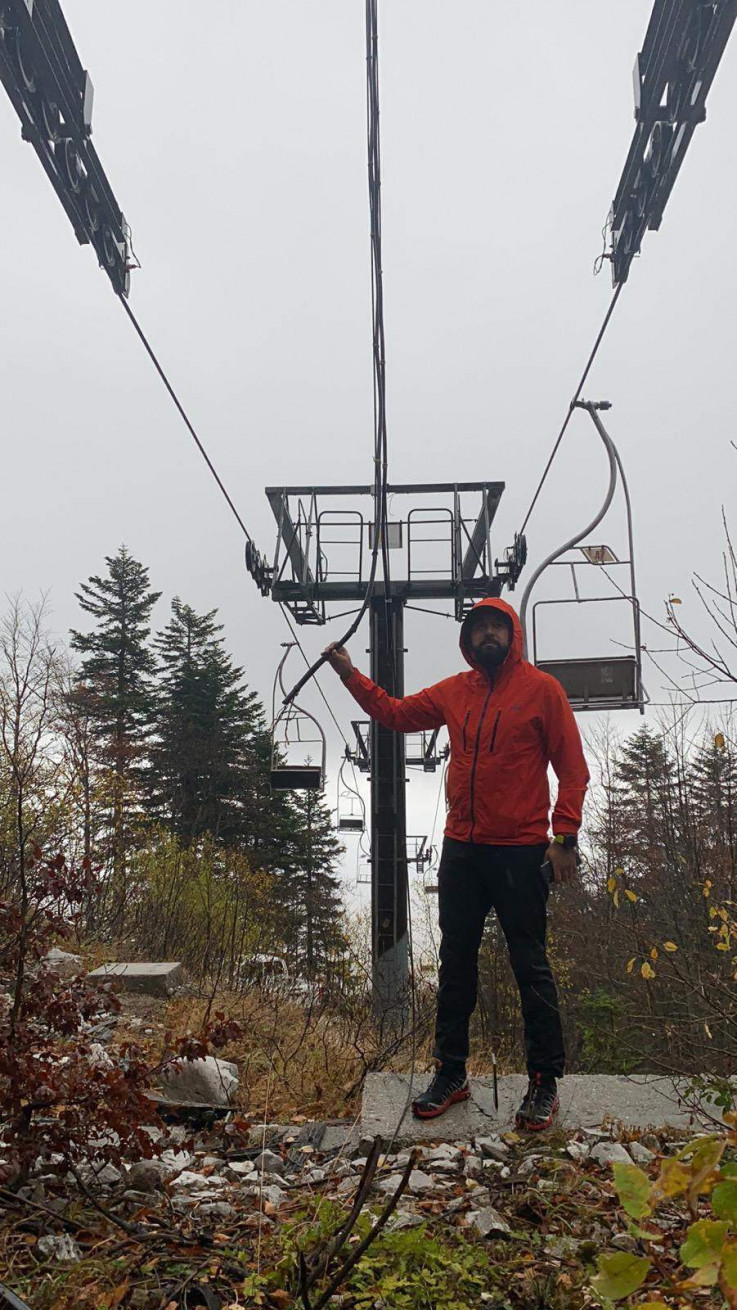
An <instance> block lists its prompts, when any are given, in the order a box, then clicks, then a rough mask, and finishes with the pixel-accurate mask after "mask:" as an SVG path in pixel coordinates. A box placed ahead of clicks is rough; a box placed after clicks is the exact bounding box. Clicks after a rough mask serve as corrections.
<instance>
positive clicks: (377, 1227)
mask: <svg viewBox="0 0 737 1310" xmlns="http://www.w3.org/2000/svg"><path fill="white" fill-rule="evenodd" d="M415 1163H416V1155H415V1152H414V1151H413V1152H412V1154H411V1155H410V1158H409V1160H408V1161H407V1164H406V1166H405V1169H404V1173H403V1174H402V1177H401V1178H400V1180H399V1182H398V1184H397V1187H396V1190H395V1192H394V1194H393V1195H392V1196H391V1198H390V1199H389V1201H387V1204H386V1205H385V1206H384V1209H383V1210H382V1212H381V1214H380V1215H379V1218H378V1219H377V1220H376V1223H375V1224H374V1226H373V1228H372V1229H371V1231H370V1232H368V1233H367V1234H366V1236H365V1237H364V1239H363V1241H362V1242H360V1243H359V1245H358V1246H357V1247H356V1249H355V1251H354V1252H353V1254H352V1255H350V1256H349V1257H348V1259H347V1260H346V1261H345V1263H344V1264H343V1265H341V1267H340V1269H339V1270H338V1272H337V1273H336V1275H335V1277H334V1278H333V1280H332V1282H331V1283H330V1284H329V1285H328V1287H327V1288H326V1289H325V1291H324V1292H323V1294H322V1296H321V1297H320V1300H319V1301H318V1302H317V1305H316V1306H315V1307H314V1310H323V1307H324V1306H326V1305H327V1304H328V1301H329V1300H330V1298H331V1297H332V1296H334V1295H335V1293H336V1292H337V1290H338V1288H339V1287H340V1285H341V1283H342V1282H343V1281H344V1279H345V1278H347V1276H348V1274H349V1273H350V1272H351V1270H352V1269H353V1268H355V1266H356V1265H357V1264H358V1261H359V1260H360V1259H361V1256H362V1255H364V1254H365V1252H366V1251H367V1250H368V1248H369V1247H370V1246H371V1243H372V1242H374V1241H375V1240H376V1238H377V1237H378V1236H379V1233H380V1232H381V1230H382V1228H383V1227H384V1226H385V1224H386V1223H387V1220H388V1219H390V1218H391V1216H392V1214H393V1213H394V1211H395V1209H396V1208H397V1204H398V1202H399V1198H400V1196H401V1195H402V1193H403V1192H404V1191H405V1189H406V1187H407V1184H408V1182H409V1176H410V1174H411V1172H412V1170H413V1169H414V1167H415Z"/></svg>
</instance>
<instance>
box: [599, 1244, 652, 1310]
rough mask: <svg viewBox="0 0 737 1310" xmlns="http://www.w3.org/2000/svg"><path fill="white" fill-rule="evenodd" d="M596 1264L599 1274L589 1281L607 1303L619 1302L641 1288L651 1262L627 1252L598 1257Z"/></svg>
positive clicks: (616, 1252)
mask: <svg viewBox="0 0 737 1310" xmlns="http://www.w3.org/2000/svg"><path fill="white" fill-rule="evenodd" d="M596 1264H597V1268H598V1270H599V1272H598V1274H597V1275H596V1277H595V1278H593V1279H592V1280H591V1286H592V1287H593V1289H594V1291H595V1292H596V1293H597V1295H598V1296H600V1297H602V1298H603V1299H605V1300H607V1301H621V1300H623V1298H624V1297H625V1296H631V1295H632V1293H633V1292H636V1291H637V1289H638V1288H639V1287H642V1284H643V1283H644V1281H645V1279H646V1278H647V1276H648V1273H649V1272H650V1268H651V1265H652V1261H651V1260H648V1259H647V1257H646V1256H639V1255H630V1253H629V1251H614V1252H612V1253H607V1254H606V1255H600V1256H599V1257H598V1259H597V1261H596Z"/></svg>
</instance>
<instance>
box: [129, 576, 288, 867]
mask: <svg viewBox="0 0 737 1310" xmlns="http://www.w3.org/2000/svg"><path fill="white" fill-rule="evenodd" d="M171 609H172V617H171V620H170V622H169V623H168V625H167V627H166V628H165V629H164V631H163V632H162V633H160V635H159V636H158V637H157V638H156V640H155V643H154V644H155V647H156V651H157V655H158V660H159V690H158V696H157V707H156V743H155V746H154V748H153V750H152V754H151V760H152V767H151V781H152V794H153V795H152V798H153V802H154V806H155V808H156V809H157V810H158V811H159V813H160V814H161V817H162V818H163V819H164V820H165V821H166V822H167V824H169V825H170V826H171V828H172V830H173V831H174V832H175V833H176V834H177V835H178V836H179V837H180V838H181V840H182V841H183V842H184V843H185V845H189V844H190V843H191V842H193V841H195V840H196V839H197V837H199V836H201V835H202V834H203V833H206V832H207V833H211V834H212V836H214V837H215V838H216V839H217V840H218V841H219V842H221V843H223V844H226V845H228V844H231V843H234V842H235V841H236V840H237V838H238V837H239V836H243V813H244V809H246V810H247V809H248V796H249V790H250V787H251V784H252V781H253V779H252V775H253V773H254V757H253V750H252V743H253V738H254V736H256V735H257V734H258V733H259V731H260V730H262V727H263V725H262V723H261V715H260V706H259V704H258V698H257V696H256V695H255V693H253V692H249V691H248V689H247V688H246V687H244V685H243V674H242V671H241V670H240V669H238V668H235V667H234V665H233V663H232V661H231V659H230V657H229V656H228V655H227V653H226V652H225V650H224V649H223V638H222V636H221V635H220V634H221V633H222V630H223V627H222V624H220V623H217V622H216V615H217V611H216V610H211V611H210V612H209V613H208V614H197V613H196V612H195V611H194V610H193V609H192V607H191V606H190V605H185V604H183V603H182V601H181V600H179V598H178V597H176V598H175V599H174V601H173V602H172V607H171Z"/></svg>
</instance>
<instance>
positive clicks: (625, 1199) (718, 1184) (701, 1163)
mask: <svg viewBox="0 0 737 1310" xmlns="http://www.w3.org/2000/svg"><path fill="white" fill-rule="evenodd" d="M726 1119H727V1122H728V1123H729V1124H730V1126H731V1131H730V1133H729V1139H725V1138H724V1137H718V1136H716V1135H714V1134H711V1135H709V1136H706V1137H699V1138H695V1139H694V1140H693V1141H690V1142H687V1143H686V1145H685V1146H684V1147H683V1148H682V1149H681V1150H680V1151H679V1152H678V1154H677V1156H675V1157H672V1158H670V1159H667V1160H662V1161H661V1163H660V1168H659V1172H658V1177H657V1178H656V1179H655V1180H654V1181H652V1180H650V1179H649V1178H648V1177H647V1175H646V1174H645V1173H644V1172H643V1171H642V1170H640V1169H635V1168H634V1167H633V1166H629V1165H616V1164H615V1165H614V1185H615V1187H616V1190H617V1194H618V1196H619V1199H620V1202H621V1204H622V1206H623V1207H624V1209H625V1210H626V1211H627V1213H628V1214H629V1215H631V1216H632V1217H633V1218H635V1219H641V1218H646V1217H649V1216H650V1215H655V1214H656V1212H657V1209H658V1207H659V1206H660V1205H661V1204H662V1203H663V1202H664V1201H671V1200H672V1198H674V1197H677V1196H682V1195H684V1194H685V1196H686V1199H687V1202H688V1206H689V1209H690V1212H691V1215H692V1217H694V1222H693V1223H691V1225H690V1226H689V1228H688V1230H687V1235H686V1240H685V1241H684V1242H682V1243H681V1246H680V1249H679V1255H680V1259H681V1262H682V1264H683V1265H685V1266H686V1268H687V1269H688V1270H692V1271H694V1272H693V1273H691V1274H690V1276H689V1275H683V1276H682V1278H681V1280H680V1282H678V1284H677V1287H678V1290H681V1289H682V1288H683V1287H684V1286H687V1287H692V1288H699V1287H704V1288H706V1287H713V1286H716V1284H719V1286H720V1288H721V1290H722V1291H723V1292H725V1293H728V1297H729V1304H730V1305H732V1304H734V1303H735V1301H737V1297H735V1296H734V1293H737V1231H735V1230H737V1181H735V1179H734V1177H733V1168H732V1163H731V1162H729V1163H728V1164H727V1165H725V1166H724V1167H723V1168H720V1164H721V1159H722V1156H723V1154H724V1151H725V1149H726V1147H727V1145H728V1143H729V1145H731V1146H735V1145H737V1131H736V1130H735V1124H737V1115H735V1114H734V1113H731V1114H727V1116H726ZM703 1196H710V1198H711V1206H712V1210H713V1212H714V1214H715V1215H716V1216H717V1218H716V1219H712V1218H701V1219H696V1218H695V1216H696V1214H697V1213H698V1210H697V1206H698V1204H699V1199H700V1197H703ZM637 1235H638V1236H639V1237H640V1238H642V1239H644V1240H646V1241H647V1240H648V1239H649V1238H655V1239H658V1238H660V1237H661V1234H660V1233H659V1232H658V1230H654V1231H653V1232H648V1231H647V1230H645V1231H639V1230H638V1234H637ZM625 1254H626V1253H624V1252H616V1253H607V1254H605V1255H603V1256H601V1257H600V1259H599V1261H598V1265H599V1271H600V1272H599V1276H598V1277H597V1278H595V1279H594V1280H593V1282H592V1286H593V1288H594V1290H595V1291H596V1292H597V1294H598V1295H599V1296H600V1297H601V1298H602V1299H603V1300H608V1301H617V1300H621V1299H622V1298H623V1297H625V1296H629V1295H630V1294H631V1293H632V1292H633V1291H635V1290H637V1288H638V1287H640V1286H641V1285H642V1283H643V1282H644V1281H645V1278H646V1277H647V1274H648V1272H649V1270H650V1268H651V1267H652V1261H650V1260H649V1259H647V1258H646V1257H637V1256H633V1255H627V1259H628V1260H629V1261H630V1262H634V1261H637V1264H635V1263H630V1264H625V1260H624V1256H625ZM640 1274H641V1277H640ZM635 1278H639V1281H637V1282H634V1281H632V1280H634V1279H635ZM684 1278H685V1282H684ZM630 1282H631V1286H630V1285H629V1284H630ZM675 1290H676V1283H675V1280H674V1286H673V1287H664V1288H662V1291H663V1292H671V1291H675Z"/></svg>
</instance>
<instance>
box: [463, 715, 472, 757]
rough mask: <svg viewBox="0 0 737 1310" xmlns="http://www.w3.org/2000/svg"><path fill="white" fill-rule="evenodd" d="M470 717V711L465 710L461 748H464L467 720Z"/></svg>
mask: <svg viewBox="0 0 737 1310" xmlns="http://www.w3.org/2000/svg"><path fill="white" fill-rule="evenodd" d="M470 717H471V711H470V710H466V717H465V719H464V720H463V749H464V750H465V749H466V728H467V727H468V720H469V719H470Z"/></svg>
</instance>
